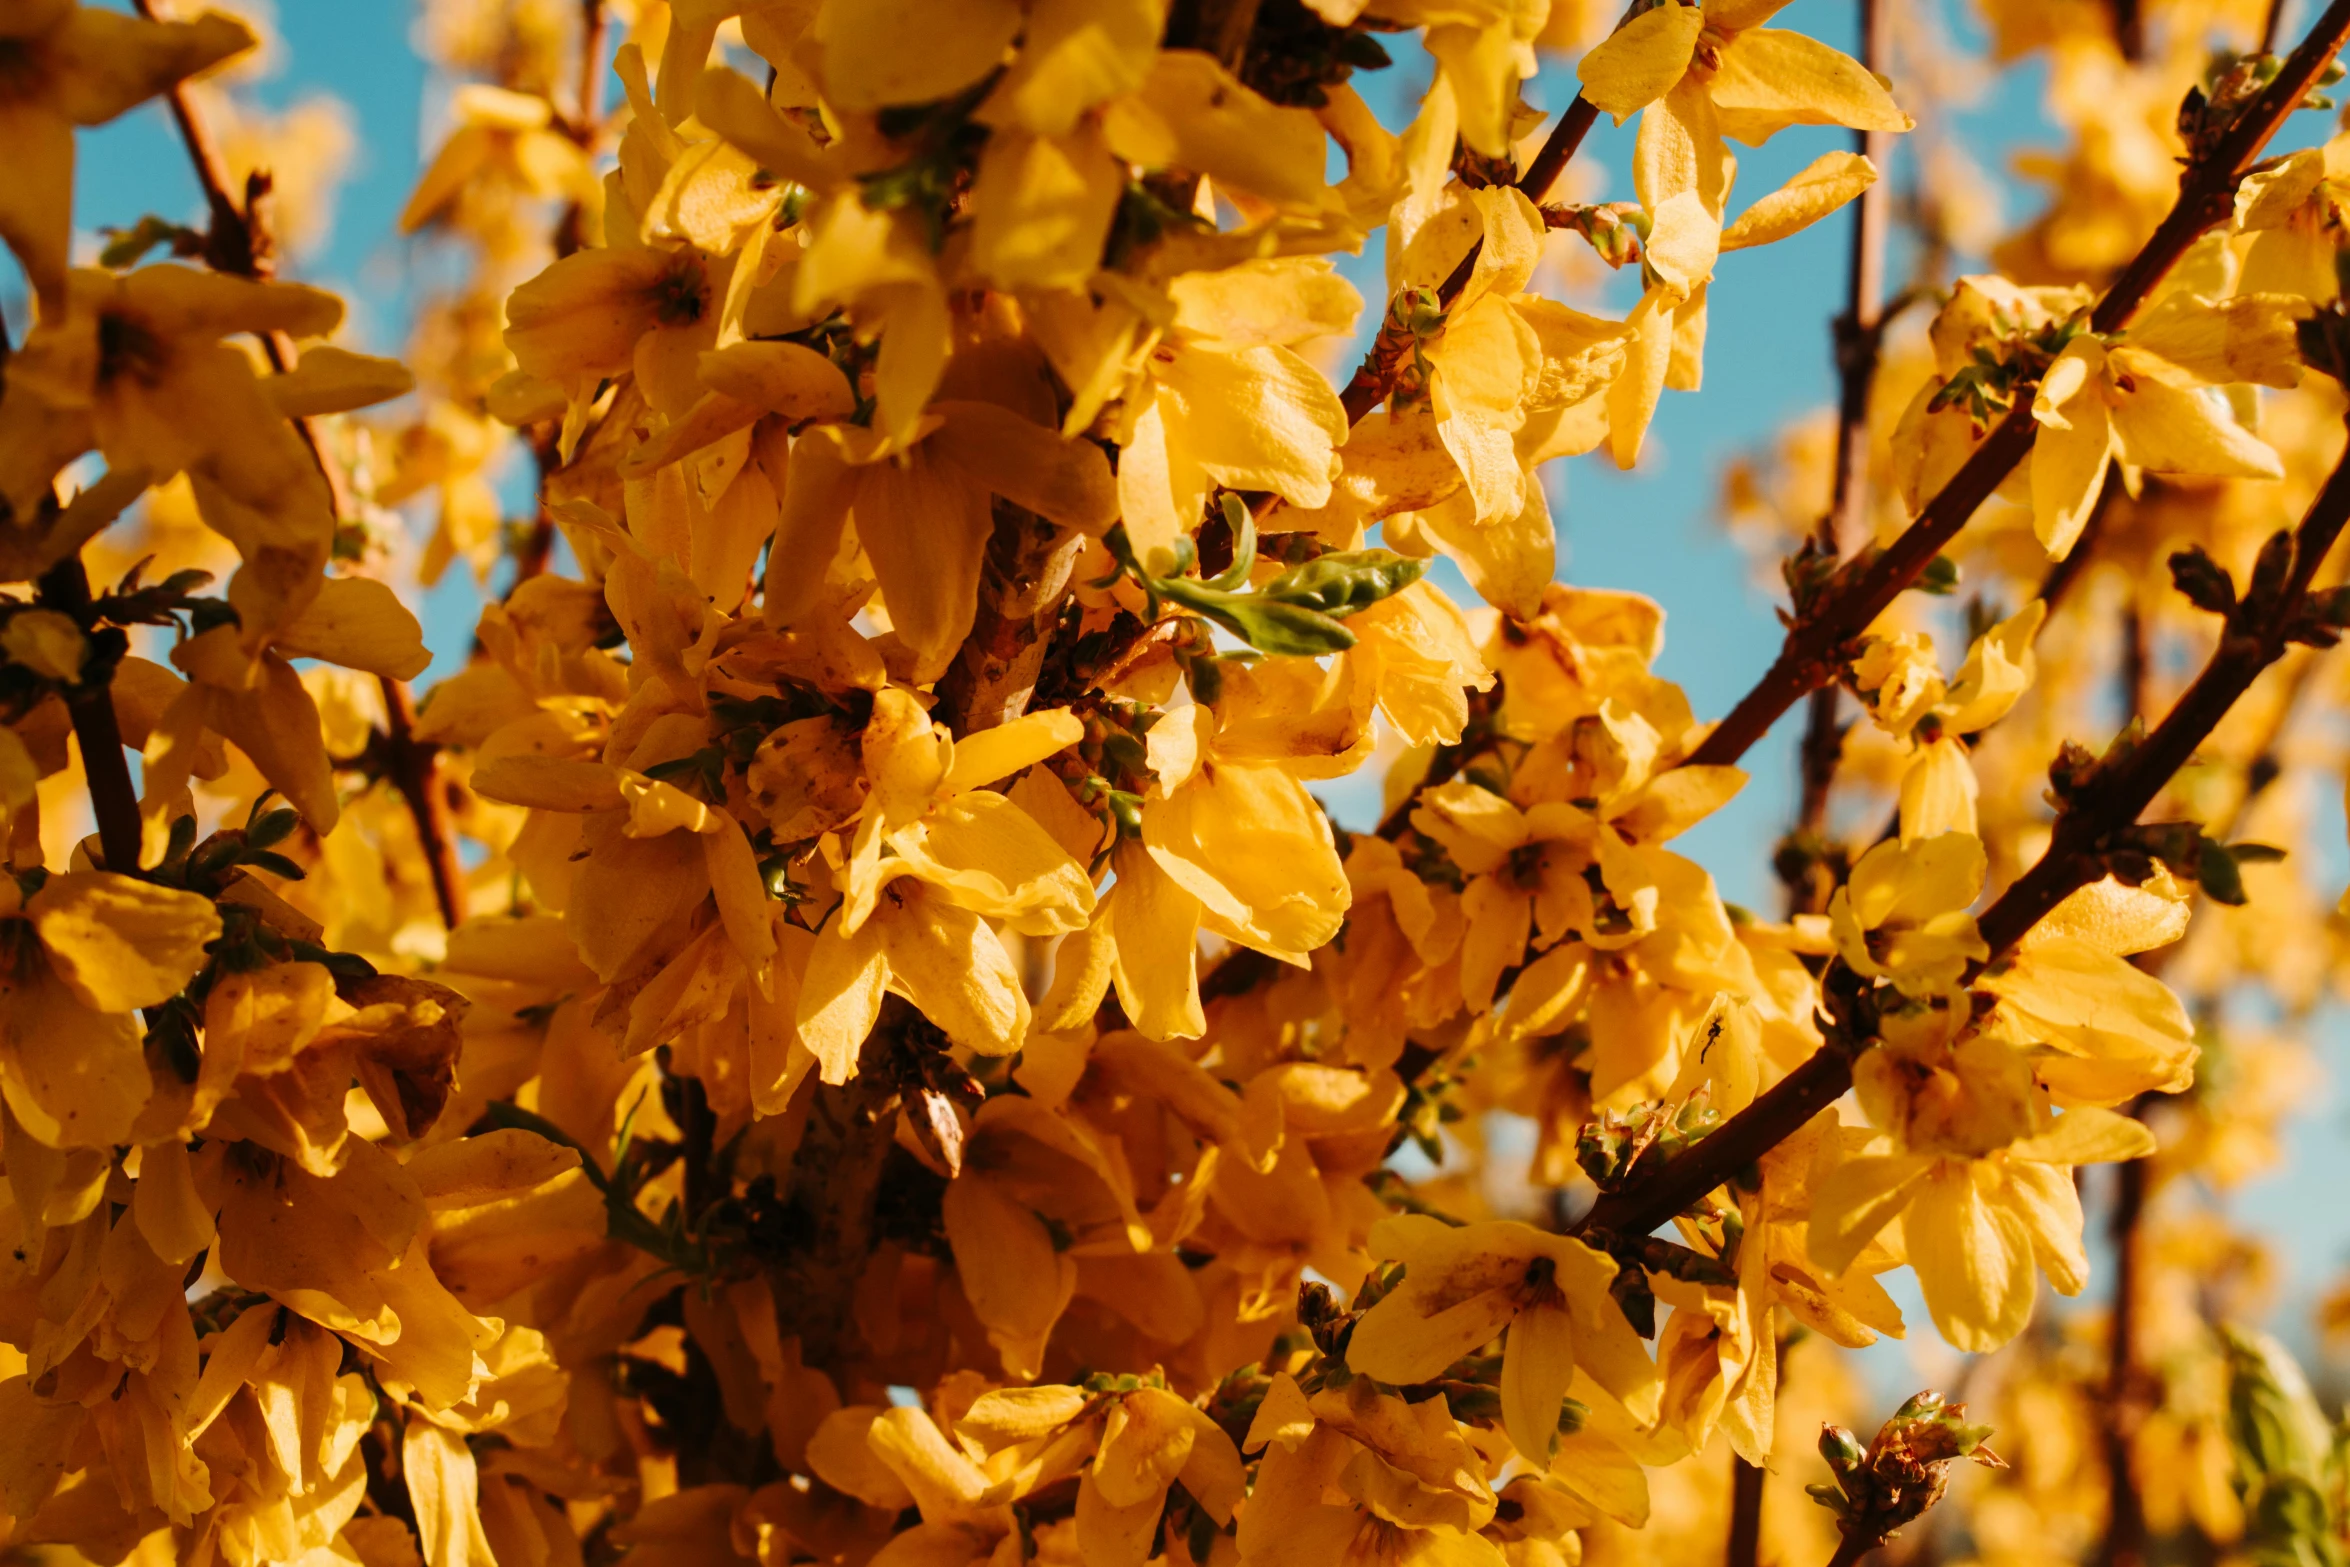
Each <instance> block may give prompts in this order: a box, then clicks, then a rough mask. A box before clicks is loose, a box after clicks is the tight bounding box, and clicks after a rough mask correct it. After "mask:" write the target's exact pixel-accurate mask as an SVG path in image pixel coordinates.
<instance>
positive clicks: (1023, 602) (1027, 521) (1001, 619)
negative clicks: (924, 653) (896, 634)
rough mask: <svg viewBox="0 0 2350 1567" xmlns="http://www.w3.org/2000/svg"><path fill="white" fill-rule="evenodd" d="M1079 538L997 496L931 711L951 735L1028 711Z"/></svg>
mask: <svg viewBox="0 0 2350 1567" xmlns="http://www.w3.org/2000/svg"><path fill="white" fill-rule="evenodd" d="M1084 543H1085V537H1084V535H1083V534H1080V533H1078V532H1077V531H1076V530H1074V529H1071V528H1064V527H1062V526H1060V525H1059V524H1058V523H1054V522H1050V521H1047V520H1046V519H1045V518H1042V517H1039V516H1037V515H1036V514H1035V513H1034V512H1031V511H1027V510H1024V509H1022V508H1020V507H1017V506H1014V505H1012V504H1011V503H1010V502H1009V501H998V502H997V503H996V513H995V532H994V533H993V534H992V535H991V536H990V537H989V539H988V543H987V554H986V557H985V558H984V560H983V561H982V562H981V565H980V573H979V611H978V615H977V618H976V619H974V621H973V622H972V626H971V634H970V635H969V636H967V637H965V638H964V639H963V645H962V647H960V648H959V649H957V650H956V653H955V662H954V665H953V667H952V668H950V669H948V671H947V674H946V678H945V679H944V680H942V681H940V682H939V686H938V694H939V705H938V712H937V715H936V716H937V717H938V719H939V720H940V721H941V722H942V723H944V724H946V726H947V727H948V728H949V729H951V730H952V731H953V732H954V733H955V734H956V735H957V736H958V737H959V736H962V735H966V734H971V733H974V732H976V731H978V730H982V729H993V728H995V727H996V726H997V725H999V724H1008V723H1010V722H1011V721H1012V720H1013V719H1015V718H1018V717H1019V716H1020V715H1021V714H1023V713H1025V712H1027V711H1028V703H1029V700H1030V698H1032V697H1034V696H1035V695H1036V682H1037V677H1038V675H1039V674H1041V673H1042V672H1043V669H1044V656H1045V652H1046V650H1047V648H1048V647H1050V645H1051V643H1052V635H1053V628H1054V626H1056V625H1057V624H1059V622H1060V619H1061V605H1062V603H1063V601H1064V600H1066V599H1067V598H1068V596H1069V579H1070V576H1071V575H1072V574H1073V573H1074V572H1075V570H1076V567H1077V556H1078V552H1079V551H1080V549H1081V548H1082V547H1083V546H1084Z"/></svg>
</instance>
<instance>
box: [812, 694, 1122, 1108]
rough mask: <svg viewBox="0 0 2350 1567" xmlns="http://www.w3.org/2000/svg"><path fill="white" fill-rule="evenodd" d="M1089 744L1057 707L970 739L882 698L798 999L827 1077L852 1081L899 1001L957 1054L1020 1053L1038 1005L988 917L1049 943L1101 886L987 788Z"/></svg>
mask: <svg viewBox="0 0 2350 1567" xmlns="http://www.w3.org/2000/svg"><path fill="white" fill-rule="evenodd" d="M1080 732H1081V726H1080V725H1079V724H1078V722H1077V720H1076V719H1075V718H1074V717H1072V716H1071V715H1070V714H1069V713H1068V712H1067V711H1066V710H1054V711H1051V712H1042V713H1031V714H1028V715H1026V716H1025V717H1022V718H1019V719H1016V720H1014V721H1013V722H1012V723H1009V724H1005V725H1002V726H1001V727H999V728H995V729H990V730H984V731H982V732H980V733H978V734H975V735H971V736H968V737H966V738H965V739H963V740H962V741H960V742H957V741H953V740H950V739H948V738H947V736H946V734H945V733H944V731H943V730H941V729H939V728H938V726H936V725H934V724H932V723H931V722H930V719H929V716H928V715H927V714H926V713H924V712H923V711H922V709H921V707H920V706H919V705H918V704H917V703H916V702H915V701H914V699H913V698H912V697H910V696H908V695H907V694H906V693H904V692H902V691H897V690H894V689H893V690H889V691H884V692H882V693H880V694H879V695H878V696H877V697H876V698H875V700H874V704H873V718H872V721H871V722H870V723H869V724H868V725H867V726H866V730H865V740H864V751H865V773H866V777H867V779H868V780H869V781H870V784H871V793H870V794H869V795H868V796H867V799H866V803H865V805H864V808H863V809H864V814H863V817H862V819H861V820H860V821H859V823H858V826H857V831H856V837H855V841H854V844H853V846H852V848H851V850H850V852H849V857H848V860H847V863H846V864H845V865H844V866H843V867H842V868H841V887H842V903H841V906H840V909H839V911H838V912H837V913H835V914H834V915H833V917H832V921H831V923H830V924H828V925H826V927H825V929H824V932H823V934H822V935H820V936H819V937H818V938H817V941H816V946H815V949H814V951H813V952H812V953H811V954H810V956H809V960H808V971H807V974H806V977H805V979H804V981H803V988H802V991H801V995H800V1013H799V1021H800V1029H801V1033H802V1036H803V1038H804V1039H805V1041H806V1043H807V1045H808V1048H809V1049H810V1050H812V1051H814V1052H815V1054H816V1058H817V1060H818V1061H819V1062H821V1063H822V1065H823V1070H824V1079H825V1081H827V1082H833V1083H840V1082H846V1081H847V1080H848V1079H849V1077H850V1076H851V1075H852V1073H853V1072H854V1070H855V1065H856V1059H857V1049H858V1047H859V1046H861V1045H862V1044H863V1043H864V1040H865V1036H866V1035H867V1034H869V1033H871V1032H872V1030H873V1023H874V1020H875V1019H876V1018H877V1017H878V1016H879V1015H880V1009H881V998H882V995H883V993H884V992H885V991H890V990H895V991H897V992H898V993H899V994H901V995H904V996H905V997H906V998H907V999H908V1000H910V1001H912V1002H913V1003H914V1004H915V1005H916V1006H918V1007H920V1008H921V1009H922V1011H923V1013H924V1015H926V1016H927V1017H929V1018H930V1019H931V1021H933V1022H935V1023H937V1024H938V1025H939V1026H940V1027H941V1028H943V1029H945V1030H946V1032H947V1035H948V1037H949V1038H951V1039H953V1040H955V1041H956V1042H957V1043H958V1044H964V1045H968V1046H970V1047H971V1048H972V1049H975V1050H980V1051H984V1052H986V1053H987V1054H990V1055H1003V1054H1007V1053H1009V1052H1010V1051H1012V1050H1015V1049H1017V1048H1018V1047H1019V1044H1020V1040H1021V1038H1022V1036H1023V1035H1025V1034H1026V1033H1027V1031H1028V1021H1029V1010H1028V1001H1027V998H1026V996H1024V995H1023V994H1022V993H1021V989H1020V983H1019V977H1018V974H1017V972H1016V971H1015V970H1014V969H1013V967H1012V961H1011V958H1010V956H1009V955H1008V954H1007V953H1006V952H1005V951H1004V949H1003V944H1002V942H1001V941H1000V940H999V939H998V938H997V936H996V934H995V932H994V931H993V930H992V929H991V928H990V927H989V926H988V925H987V924H986V923H985V921H986V920H989V919H995V920H1001V921H1003V922H1004V923H1005V924H1007V925H1009V926H1010V927H1011V928H1013V929H1015V930H1019V931H1022V932H1025V933H1027V934H1030V935H1036V936H1048V935H1057V934H1061V933H1064V932H1067V931H1072V930H1076V929H1078V928H1079V927H1081V926H1082V925H1083V924H1084V923H1085V921H1086V920H1087V918H1088V917H1089V916H1090V915H1091V914H1092V912H1093V901H1094V900H1093V884H1092V882H1091V881H1090V880H1089V879H1088V878H1087V876H1086V874H1085V870H1084V867H1082V866H1080V865H1079V864H1077V862H1076V861H1075V860H1072V859H1071V858H1070V857H1069V854H1068V852H1067V851H1066V850H1064V849H1063V848H1061V846H1060V845H1059V844H1057V843H1055V842H1054V841H1053V839H1052V838H1051V836H1050V835H1049V834H1047V833H1046V832H1045V830H1044V829H1043V828H1041V827H1039V826H1037V825H1036V823H1035V821H1034V820H1033V819H1032V818H1030V817H1029V816H1028V815H1027V813H1026V812H1024V811H1022V810H1021V809H1020V808H1019V807H1018V806H1017V805H1014V804H1013V803H1012V802H1011V801H1010V800H1008V799H1006V798H1005V797H1004V796H1002V795H1001V794H997V793H993V792H991V791H990V790H989V789H988V788H987V787H986V786H987V785H990V784H994V783H1000V782H1001V781H1003V780H1004V779H1006V778H1008V777H1010V776H1011V775H1012V774H1014V773H1017V772H1019V771H1021V770H1022V769H1024V768H1027V767H1029V766H1032V765H1034V764H1035V763H1037V762H1040V761H1042V760H1044V759H1045V758H1046V757H1048V756H1051V755H1052V754H1053V753H1054V752H1056V751H1059V750H1062V749H1063V748H1065V747H1067V746H1068V745H1070V744H1072V743H1073V742H1074V741H1075V740H1076V739H1077V738H1078V736H1079V734H1080Z"/></svg>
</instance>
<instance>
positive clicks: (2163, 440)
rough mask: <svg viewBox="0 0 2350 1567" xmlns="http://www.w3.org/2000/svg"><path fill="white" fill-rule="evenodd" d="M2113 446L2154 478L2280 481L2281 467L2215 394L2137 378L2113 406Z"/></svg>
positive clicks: (2202, 389)
mask: <svg viewBox="0 0 2350 1567" xmlns="http://www.w3.org/2000/svg"><path fill="white" fill-rule="evenodd" d="M2113 434H2114V442H2115V444H2116V445H2117V446H2118V447H2119V448H2120V450H2121V455H2122V456H2123V458H2124V459H2126V460H2127V461H2129V462H2132V463H2135V464H2137V465H2138V466H2139V467H2141V468H2146V469H2149V470H2152V471H2153V472H2156V473H2192V474H2199V475H2205V476H2208V477H2211V478H2218V479H2281V478H2283V477H2284V474H2285V467H2284V463H2283V462H2282V461H2281V460H2280V459H2279V458H2278V456H2277V454H2276V453H2275V452H2274V451H2273V450H2271V449H2270V447H2269V446H2268V444H2267V443H2266V442H2265V441H2263V440H2261V438H2260V437H2259V436H2257V435H2254V434H2253V433H2252V432H2251V431H2250V430H2247V429H2245V428H2244V427H2243V426H2242V425H2240V424H2238V423H2237V422H2236V421H2235V419H2234V418H2233V417H2232V416H2231V414H2230V412H2229V409H2228V404H2227V400H2226V398H2224V397H2223V396H2222V395H2221V394H2220V393H2219V391H2218V390H2217V389H2216V388H2209V387H2204V388H2187V387H2177V386H2169V385H2166V384H2164V383H2163V382H2161V381H2157V380H2155V379H2153V378H2152V377H2149V376H2140V377H2138V378H2137V379H2136V381H2135V383H2134V384H2133V386H2132V388H2131V389H2129V390H2125V391H2122V392H2120V393H2119V394H2118V395H2117V396H2116V397H2115V399H2114V406H2113Z"/></svg>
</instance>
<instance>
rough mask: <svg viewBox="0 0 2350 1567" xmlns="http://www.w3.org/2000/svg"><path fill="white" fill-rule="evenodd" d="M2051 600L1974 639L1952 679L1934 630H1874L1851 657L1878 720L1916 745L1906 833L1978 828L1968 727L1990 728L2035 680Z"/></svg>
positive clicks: (1904, 814) (1857, 685) (1904, 786)
mask: <svg viewBox="0 0 2350 1567" xmlns="http://www.w3.org/2000/svg"><path fill="white" fill-rule="evenodd" d="M2047 613H2048V606H2047V605H2046V603H2045V602H2043V601H2041V600H2039V599H2034V600H2033V601H2032V602H2031V603H2029V604H2027V605H2025V606H2024V607H2023V609H2022V610H2021V611H2020V612H2018V613H2016V614H2014V615H2010V616H2009V617H2008V618H2007V619H2005V620H2003V621H2001V622H1999V624H1997V625H1996V626H1993V627H1992V628H1991V629H1990V630H1988V631H1986V632H1984V633H1983V634H1982V635H1981V636H1979V637H1977V638H1976V639H1975V644H1974V646H1973V647H1971V648H1969V649H1968V650H1967V656H1966V662H1965V663H1964V664H1962V665H1960V666H1959V671H1958V679H1957V682H1956V684H1955V685H1953V686H1949V687H1945V686H1944V685H1943V683H1942V676H1941V672H1940V670H1939V668H1938V667H1937V666H1936V664H1935V662H1934V642H1933V638H1931V637H1928V636H1924V635H1922V634H1917V633H1902V634H1899V635H1896V636H1881V637H1871V638H1870V639H1869V640H1868V642H1867V643H1866V645H1865V646H1864V647H1863V648H1862V650H1861V655H1860V657H1858V658H1856V659H1854V660H1853V662H1852V684H1853V689H1855V690H1856V691H1858V692H1860V693H1861V696H1862V699H1863V701H1864V702H1865V703H1866V704H1867V706H1868V709H1869V716H1870V717H1871V718H1872V719H1874V720H1875V721H1876V722H1877V725H1878V727H1880V728H1882V729H1884V730H1886V731H1887V732H1888V733H1890V734H1893V735H1895V736H1896V737H1898V738H1900V739H1902V740H1904V741H1906V742H1907V743H1908V744H1909V745H1911V746H1912V747H1914V749H1913V750H1912V752H1911V755H1910V760H1909V763H1908V765H1907V766H1906V767H1904V768H1903V769H1902V773H1901V841H1902V842H1903V843H1915V842H1917V841H1918V840H1919V839H1920V838H1932V837H1937V836H1939V835H1941V834H1943V833H1951V832H1959V833H1972V832H1974V831H1975V828H1976V822H1975V799H1976V796H1977V794H1978V792H1979V789H1978V785H1977V784H1976V781H1975V772H1974V768H1973V766H1972V765H1971V764H1970V763H1969V762H1968V760H1967V748H1966V745H1965V743H1964V741H1963V740H1962V739H1961V738H1960V737H1961V736H1963V735H1970V734H1974V733H1977V732H1978V731H1980V730H1984V729H1988V728H1989V727H1991V725H1993V724H1995V723H1997V722H1998V721H1999V720H2000V719H2002V718H2004V717H2006V716H2007V714H2008V711H2009V710H2010V709H2011V708H2013V707H2014V706H2015V704H2016V703H2017V702H2018V701H2020V700H2021V699H2022V697H2023V694H2024V693H2025V692H2026V691H2028V690H2030V689H2031V686H2032V681H2033V679H2034V678H2035V676H2036V674H2037V672H2038V665H2037V663H2036V662H2035V660H2034V659H2033V656H2032V642H2033V639H2034V638H2035V637H2037V636H2038V635H2039V632H2040V623H2041V622H2042V621H2043V620H2044V619H2046V618H2047Z"/></svg>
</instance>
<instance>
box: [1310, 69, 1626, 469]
mask: <svg viewBox="0 0 2350 1567" xmlns="http://www.w3.org/2000/svg"><path fill="white" fill-rule="evenodd" d="M1598 119H1599V111H1598V110H1597V109H1596V108H1593V107H1592V105H1591V104H1590V102H1589V101H1588V100H1586V99H1585V98H1584V97H1583V95H1582V94H1581V93H1577V94H1576V95H1575V101H1574V102H1573V103H1570V104H1568V105H1567V112H1566V113H1564V114H1562V115H1560V116H1559V122H1558V124H1556V125H1554V126H1552V127H1551V128H1550V134H1549V135H1548V136H1546V137H1544V138H1543V140H1542V148H1541V150H1540V151H1538V152H1536V153H1535V154H1534V161H1533V162H1531V163H1529V164H1527V165H1526V169H1525V172H1524V173H1522V174H1520V175H1519V176H1518V178H1517V188H1518V189H1519V190H1522V191H1524V192H1525V193H1526V199H1527V200H1529V201H1531V202H1533V203H1535V204H1536V205H1537V206H1539V205H1541V202H1542V198H1543V197H1545V196H1547V195H1549V194H1550V188H1551V186H1553V185H1555V184H1557V183H1558V177H1559V176H1560V175H1561V174H1563V173H1565V172H1566V168H1567V164H1568V162H1569V161H1570V160H1572V159H1573V158H1574V156H1575V154H1576V152H1577V151H1578V150H1579V149H1581V147H1582V145H1583V138H1584V137H1586V136H1588V135H1590V134H1591V127H1592V126H1593V125H1594V124H1596V123H1597V122H1598ZM1484 249H1485V241H1484V240H1483V239H1482V238H1480V239H1478V240H1477V241H1476V242H1475V243H1474V244H1472V245H1470V246H1469V251H1468V254H1467V255H1464V256H1463V257H1461V259H1460V263H1459V264H1458V265H1457V266H1455V267H1454V268H1453V269H1452V271H1451V273H1450V274H1449V275H1447V276H1446V278H1445V279H1444V281H1443V282H1442V283H1440V284H1438V285H1437V287H1436V301H1437V304H1438V306H1439V307H1440V308H1443V309H1450V308H1451V306H1452V302H1453V301H1454V300H1456V299H1458V298H1460V297H1461V290H1462V289H1465V288H1467V287H1468V286H1469V279H1470V278H1471V277H1472V276H1473V275H1474V274H1475V273H1476V270H1477V258H1478V256H1479V255H1481V254H1483V252H1484ZM1410 346H1411V345H1410V341H1409V339H1408V338H1406V337H1404V336H1403V335H1402V329H1401V328H1399V327H1397V326H1396V325H1395V324H1394V323H1393V322H1389V323H1388V324H1386V325H1384V326H1382V327H1381V328H1380V329H1379V335H1378V337H1377V338H1375V339H1373V341H1372V343H1371V351H1370V352H1369V353H1367V354H1365V355H1364V356H1363V362H1362V363H1361V364H1360V365H1358V366H1356V367H1355V373H1354V376H1353V378H1352V379H1351V380H1349V381H1348V382H1347V383H1346V387H1345V389H1344V390H1343V391H1341V392H1340V393H1339V394H1338V400H1339V402H1341V403H1342V404H1344V405H1345V407H1346V422H1347V423H1348V424H1350V425H1352V424H1361V423H1362V422H1363V417H1364V416H1365V415H1366V414H1368V413H1370V412H1371V411H1372V410H1374V409H1376V408H1377V407H1378V406H1379V405H1380V404H1381V403H1383V402H1385V401H1387V394H1388V393H1390V392H1392V391H1394V390H1395V378H1396V375H1397V373H1398V372H1399V371H1400V370H1401V368H1402V366H1403V363H1404V360H1405V359H1406V358H1407V357H1408V352H1407V351H1408V349H1409V348H1410Z"/></svg>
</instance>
